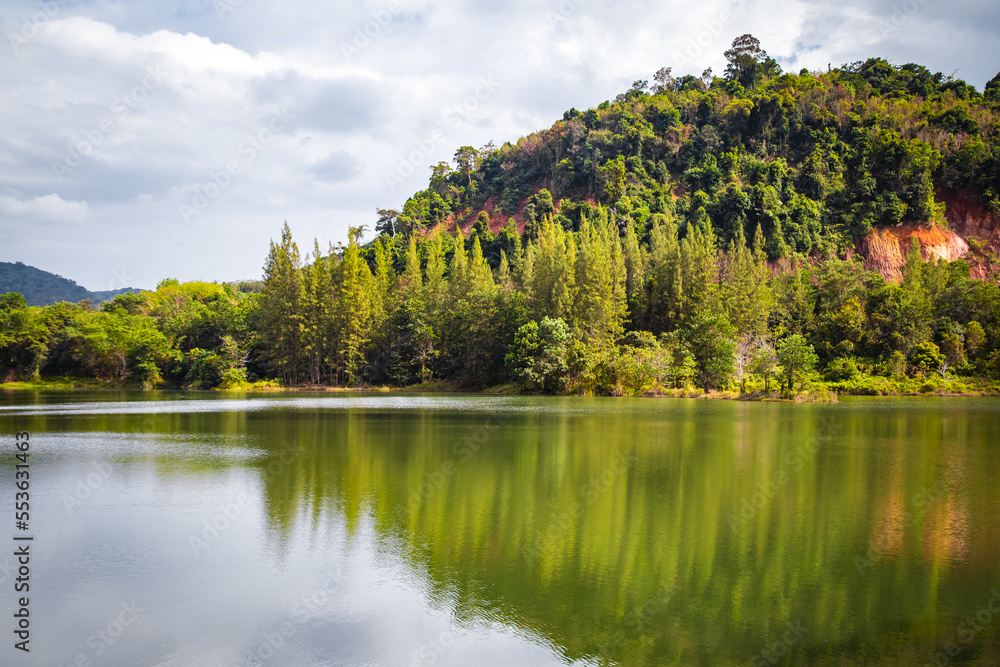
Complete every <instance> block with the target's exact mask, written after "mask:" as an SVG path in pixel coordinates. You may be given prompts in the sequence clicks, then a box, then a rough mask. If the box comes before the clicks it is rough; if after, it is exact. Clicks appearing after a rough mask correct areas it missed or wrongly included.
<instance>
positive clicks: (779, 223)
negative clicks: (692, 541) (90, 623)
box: [0, 35, 1000, 395]
mask: <svg viewBox="0 0 1000 667" xmlns="http://www.w3.org/2000/svg"><path fill="white" fill-rule="evenodd" d="M726 57H727V59H728V62H729V66H728V67H727V69H726V71H725V73H724V75H723V76H721V77H718V76H713V74H712V72H711V71H706V72H704V73H703V74H702V76H700V77H696V76H691V75H686V76H682V77H678V78H675V77H674V76H673V75H672V72H671V70H670V69H669V68H663V69H661V70H660V71H658V72H657V73H656V75H655V77H654V83H653V85H649V84H648V83H647V82H646V81H637V82H635V84H633V86H632V88H631V89H630V90H628V91H626V92H625V93H623V94H621V95H619V96H618V97H617V98H616V99H615V100H614V101H606V102H603V103H601V104H599V105H598V106H597V108H596V109H589V110H587V111H585V112H579V111H577V110H575V109H570V110H569V111H567V112H566V113H565V114H564V116H563V119H562V120H561V121H559V122H557V123H555V124H554V125H553V126H552V127H551V128H550V129H548V130H546V131H543V132H539V133H536V134H532V135H530V136H528V137H525V138H522V139H520V140H519V141H518V142H517V143H516V144H512V143H505V144H504V145H503V146H500V147H496V146H494V145H493V144H488V145H487V146H485V147H483V148H481V149H475V148H473V147H470V146H464V147H461V148H459V150H458V151H457V152H456V154H455V159H454V164H453V165H451V164H447V163H440V164H438V165H436V166H434V167H433V168H432V170H431V172H432V174H431V177H430V181H429V184H428V187H427V189H425V190H423V191H421V192H418V193H416V194H415V195H413V196H412V197H411V198H409V199H408V200H407V201H406V202H405V204H404V205H403V207H402V208H401V210H399V211H396V210H390V209H382V210H379V211H378V223H377V226H376V232H377V236H376V237H375V238H374V239H373V240H371V241H369V242H368V243H366V244H364V245H362V244H361V241H360V239H361V237H362V234H363V229H361V228H355V229H352V230H351V231H350V234H349V239H348V243H347V245H346V246H339V247H336V248H333V247H331V248H320V247H319V246H318V244H315V243H314V245H313V248H312V251H311V252H308V253H303V252H301V251H300V250H299V248H298V246H297V244H296V243H295V241H294V240H293V238H292V235H291V232H290V230H289V228H288V226H287V224H286V225H285V227H284V229H283V230H282V233H281V238H280V240H279V241H277V242H272V244H271V249H270V253H269V255H268V257H267V259H266V263H265V266H264V276H263V280H262V282H260V283H259V284H240V285H229V284H226V285H219V284H212V283H184V284H179V283H178V282H177V281H173V280H166V281H163V282H162V283H161V284H160V285H159V286H158V288H157V290H156V291H155V292H142V293H139V294H123V295H120V296H118V297H116V298H115V299H114V300H112V301H110V302H107V303H105V304H102V305H101V307H100V308H99V309H94V308H93V307H92V306H90V305H88V304H86V303H84V304H82V305H73V304H69V303H61V304H56V305H53V306H49V307H46V308H33V307H28V306H26V304H25V302H24V300H23V299H21V298H20V297H19V296H18V295H12V294H8V295H6V296H5V297H3V300H2V302H0V355H2V356H0V359H2V362H0V363H2V365H3V366H6V367H7V368H8V376H10V377H14V376H17V377H20V378H33V377H34V378H37V377H44V376H74V377H98V378H106V379H112V380H117V381H122V380H124V381H127V382H132V383H136V384H139V385H142V386H156V385H157V384H160V383H168V384H170V385H174V386H186V387H193V388H210V387H216V386H221V387H233V388H236V387H245V386H247V383H248V382H252V381H258V380H268V379H271V380H279V379H280V380H281V381H282V382H283V383H285V384H287V385H296V384H306V383H308V384H313V385H318V384H335V385H348V386H365V385H393V386H408V385H414V384H421V383H423V384H424V386H430V385H429V384H428V383H434V382H438V383H442V384H445V385H447V386H455V387H462V388H470V389H480V388H486V387H494V386H507V387H508V388H509V389H510V390H520V391H540V392H550V393H564V392H565V393H596V394H615V395H617V394H634V393H690V392H693V391H694V390H695V389H696V388H700V389H703V390H706V391H707V390H713V389H728V390H731V391H737V390H738V391H740V392H741V393H746V392H757V393H761V392H764V393H766V392H772V391H784V392H786V393H794V392H797V391H800V390H801V389H802V388H803V387H805V388H807V389H809V388H813V389H817V388H818V389H821V390H833V391H837V392H842V393H894V392H900V391H936V390H970V389H972V390H984V389H989V388H990V387H992V388H993V390H994V391H995V390H996V389H997V387H998V386H1000V385H998V384H996V381H997V380H1000V337H998V333H997V332H1000V287H998V285H997V283H996V282H995V280H993V279H989V280H979V279H973V278H970V266H969V263H967V262H966V261H964V260H958V261H954V262H943V261H937V262H926V261H924V260H923V259H922V257H921V253H920V251H919V247H918V246H917V245H914V246H913V247H911V248H910V249H909V252H908V253H907V255H906V261H905V266H903V268H902V280H901V282H899V283H898V284H897V283H895V282H891V281H887V280H885V279H884V278H883V277H882V276H881V275H879V274H876V273H872V272H869V271H866V270H865V269H864V268H863V266H862V264H861V262H860V261H859V259H858V258H857V257H856V256H854V255H853V252H852V251H853V249H854V247H855V243H856V242H857V241H858V240H859V239H860V238H863V237H864V236H865V235H866V234H868V233H869V232H870V231H871V230H872V229H873V228H893V227H896V226H898V225H900V224H901V223H909V224H917V225H924V226H930V225H939V226H940V225H944V224H945V215H944V214H945V207H944V204H943V203H942V201H941V199H940V196H939V191H942V190H943V191H952V192H956V191H965V192H969V193H972V194H973V195H974V196H975V197H977V199H978V200H979V201H981V202H982V204H983V207H984V210H986V211H994V212H1000V141H998V130H1000V126H998V118H1000V75H998V76H997V77H994V78H993V79H992V80H991V81H990V82H989V83H988V84H987V85H986V87H985V89H984V91H983V92H982V93H980V92H979V91H977V90H976V89H975V88H974V87H972V86H970V85H968V84H966V83H965V82H964V81H961V80H958V79H952V78H950V77H946V76H943V75H942V74H940V73H937V74H932V73H931V72H930V71H929V70H927V69H926V68H924V67H922V66H919V65H913V64H907V65H903V66H900V67H897V66H894V65H892V64H890V63H888V62H886V61H885V60H882V59H878V58H873V59H869V60H867V61H865V62H858V63H853V64H850V65H845V66H842V67H839V68H836V69H831V70H830V71H828V72H825V73H819V72H808V71H805V70H803V71H802V72H800V73H798V74H791V73H782V72H781V69H780V67H779V66H778V64H777V63H776V62H775V61H774V60H773V59H771V58H770V57H768V56H767V54H766V53H765V52H764V51H763V50H762V49H761V48H760V44H759V43H758V42H757V40H756V39H754V38H753V37H752V36H750V35H744V36H742V37H740V38H738V39H737V40H736V41H734V43H733V46H732V48H731V49H730V50H729V51H727V52H726ZM463 230H465V231H464V232H463ZM915 243H916V242H915ZM976 251H977V252H981V253H988V252H990V250H989V248H986V247H977V248H976ZM991 382H992V383H993V384H990V383H991Z"/></svg>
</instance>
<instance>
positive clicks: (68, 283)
mask: <svg viewBox="0 0 1000 667" xmlns="http://www.w3.org/2000/svg"><path fill="white" fill-rule="evenodd" d="M133 291H135V290H134V289H133V288H131V287H126V288H124V289H119V290H106V291H102V292H91V291H89V290H88V289H87V288H85V287H82V286H80V285H77V284H76V283H75V282H74V281H72V280H68V279H66V278H63V277H62V276H60V275H56V274H55V273H49V272H48V271H43V270H41V269H38V268H35V267H34V266H28V265H27V264H23V263H22V262H13V263H12V262H0V294H4V293H7V292H18V293H20V294H21V295H23V296H24V299H25V301H27V302H28V305H29V306H48V305H51V304H53V303H59V302H60V301H68V302H70V303H77V302H78V301H83V300H84V299H90V300H92V301H94V302H95V303H101V302H103V301H108V300H110V299H113V298H115V297H116V296H117V295H119V294H123V293H125V292H133Z"/></svg>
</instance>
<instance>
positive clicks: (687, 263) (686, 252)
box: [680, 222, 719, 325]
mask: <svg viewBox="0 0 1000 667" xmlns="http://www.w3.org/2000/svg"><path fill="white" fill-rule="evenodd" d="M715 253H716V248H715V232H714V231H713V230H712V224H711V222H709V223H708V224H707V225H705V229H704V231H703V230H702V226H701V225H700V224H690V225H688V233H687V236H685V237H684V240H683V241H681V252H680V258H681V281H682V282H681V284H682V285H683V291H682V292H681V309H680V316H681V323H682V324H685V325H686V324H690V323H692V322H694V320H695V318H697V317H698V315H699V314H701V313H709V314H714V313H718V312H719V307H718V299H717V296H718V294H717V287H718V268H717V266H716V262H715Z"/></svg>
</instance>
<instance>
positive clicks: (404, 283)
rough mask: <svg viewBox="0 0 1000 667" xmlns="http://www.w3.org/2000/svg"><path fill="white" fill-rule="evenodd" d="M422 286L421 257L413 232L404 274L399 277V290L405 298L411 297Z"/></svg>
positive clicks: (407, 248)
mask: <svg viewBox="0 0 1000 667" xmlns="http://www.w3.org/2000/svg"><path fill="white" fill-rule="evenodd" d="M421 287H423V279H422V278H421V274H420V258H419V257H417V239H416V237H415V236H414V235H413V234H411V235H410V241H409V244H408V245H407V247H406V266H405V268H404V269H403V275H401V276H400V277H399V291H400V292H401V293H402V296H403V299H404V300H405V299H411V298H413V297H414V296H416V295H417V294H418V293H419V291H420V288H421Z"/></svg>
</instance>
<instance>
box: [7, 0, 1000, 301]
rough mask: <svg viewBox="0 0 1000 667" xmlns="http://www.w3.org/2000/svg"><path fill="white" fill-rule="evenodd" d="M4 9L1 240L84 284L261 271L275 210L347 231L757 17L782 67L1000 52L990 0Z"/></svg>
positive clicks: (308, 226) (303, 237) (709, 59)
mask: <svg viewBox="0 0 1000 667" xmlns="http://www.w3.org/2000/svg"><path fill="white" fill-rule="evenodd" d="M0 29H2V32H3V39H2V41H3V43H2V44H0V91H2V92H0V118H2V119H3V124H2V130H0V261H22V262H24V263H26V264H31V265H34V266H37V267H39V268H42V269H45V270H47V271H52V272H55V273H59V274H61V275H63V276H65V277H67V278H70V279H72V280H75V281H77V282H78V283H80V284H82V285H84V286H85V287H87V288H88V289H91V290H104V289H112V288H119V287H122V286H126V285H128V286H135V287H143V288H152V287H154V286H155V285H156V283H157V282H159V280H161V279H162V278H165V277H174V278H178V279H181V280H193V279H202V280H236V279H241V278H257V277H259V276H260V275H261V266H262V264H263V261H264V257H265V255H266V253H267V248H268V241H269V240H270V239H271V238H273V237H276V236H277V234H278V233H279V230H280V226H281V224H282V221H284V220H286V219H287V220H288V222H289V224H290V225H291V228H292V231H293V232H294V234H295V238H296V240H297V241H298V242H299V245H300V247H301V248H303V249H305V247H307V246H308V247H311V245H312V239H313V238H314V237H315V238H318V239H319V240H320V242H321V245H322V246H323V247H324V248H325V247H326V246H327V245H328V244H329V243H330V242H333V243H337V242H340V241H344V240H345V239H346V232H347V227H348V225H361V224H367V225H369V228H370V227H371V226H372V225H373V224H374V222H375V218H376V216H375V209H376V208H377V207H383V208H385V207H399V206H401V205H402V203H403V202H404V201H405V200H406V197H407V195H408V194H410V193H412V192H414V191H415V190H417V189H419V188H422V187H424V186H425V185H426V182H427V177H428V175H429V167H430V166H431V165H432V164H435V163H437V162H438V161H440V160H449V159H451V157H452V156H453V154H454V152H455V149H456V148H457V147H459V146H461V145H473V146H477V147H478V146H482V145H483V144H485V143H487V142H488V141H491V140H492V141H494V142H496V143H497V144H500V143H502V142H503V141H506V140H516V139H517V138H518V137H519V136H522V135H524V134H526V133H529V132H531V131H534V130H538V129H542V128H545V127H548V126H549V125H551V124H552V122H553V121H555V120H557V119H558V118H560V117H561V116H562V112H563V111H565V110H566V109H568V108H570V107H577V108H580V109H585V108H589V107H592V106H595V105H597V104H598V103H600V102H601V101H603V100H605V99H608V98H613V97H614V96H615V95H616V94H617V93H619V92H622V91H624V90H626V89H627V88H628V87H629V86H630V85H631V83H632V82H633V81H634V80H636V79H652V75H653V73H654V72H655V71H656V70H657V69H658V68H659V67H662V66H665V65H669V66H673V68H674V73H675V74H677V73H682V74H683V73H693V74H700V73H701V71H702V70H703V69H705V68H706V67H712V68H714V69H715V71H716V72H721V71H722V69H724V66H725V61H724V58H723V56H722V52H723V51H724V50H725V49H726V48H727V47H728V45H729V44H730V43H731V42H732V40H733V38H734V37H736V36H737V35H740V34H742V33H745V32H750V33H752V34H754V35H755V36H757V37H758V38H759V39H760V40H761V42H762V45H763V47H764V48H765V49H766V50H767V51H768V53H769V54H770V55H771V56H773V57H775V58H776V59H777V60H778V62H779V63H780V64H781V65H782V66H783V67H784V68H785V69H786V70H793V71H798V70H799V69H801V68H803V67H807V68H810V69H824V70H825V69H826V67H827V65H828V63H832V64H834V65H837V64H841V63H845V62H852V61H855V60H859V59H864V58H866V57H869V56H873V55H880V56H883V57H885V58H887V59H889V60H890V61H891V62H894V63H896V64H903V63H907V62H918V63H921V64H924V65H926V66H927V67H929V68H930V69H931V70H933V71H942V72H944V73H945V74H952V73H954V74H955V76H956V77H960V78H964V79H965V80H967V81H968V82H970V83H972V84H974V85H975V86H976V87H977V88H979V89H982V86H983V85H984V83H985V82H986V81H987V80H989V79H990V78H991V77H992V76H993V75H994V74H996V73H997V70H998V69H1000V57H998V56H1000V45H998V44H1000V40H998V39H997V36H998V35H1000V10H998V8H997V5H996V3H995V2H993V1H992V0H986V1H981V2H969V1H968V0H957V1H953V2H949V3H944V2H940V1H939V0H876V1H874V2H868V1H862V0H838V1H837V2H832V1H830V2H827V1H824V0H746V1H743V0H737V2H735V3H734V2H728V1H727V0H702V1H701V2H698V3H690V2H679V1H671V0H668V1H667V2H638V1H629V0H617V1H615V2H610V1H608V2H606V1H604V0H562V1H561V2H559V1H557V0H551V1H550V2H525V1H523V0H505V1H504V2H494V1H490V0H487V1H482V0H481V1H479V2H472V1H462V0H441V1H439V2H423V1H421V0H374V1H372V2H351V3H347V2H338V3H329V2H328V3H322V2H315V1H314V0H310V1H308V2H305V1H302V0H286V1H285V2H281V3H278V2H273V1H268V0H160V1H158V2H151V1H147V2H136V1H132V2H125V1H124V0H117V1H116V0H86V1H76V0H48V1H40V0H39V1H36V2H31V1H28V0H0Z"/></svg>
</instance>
